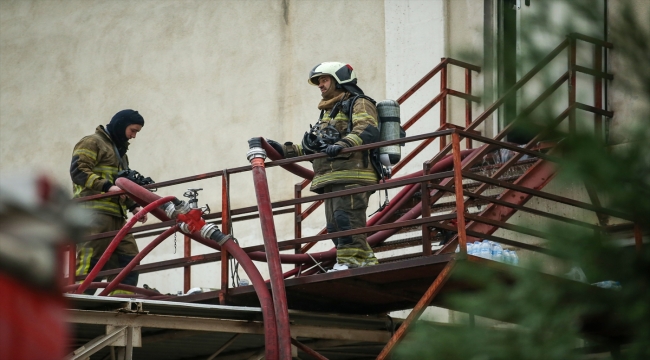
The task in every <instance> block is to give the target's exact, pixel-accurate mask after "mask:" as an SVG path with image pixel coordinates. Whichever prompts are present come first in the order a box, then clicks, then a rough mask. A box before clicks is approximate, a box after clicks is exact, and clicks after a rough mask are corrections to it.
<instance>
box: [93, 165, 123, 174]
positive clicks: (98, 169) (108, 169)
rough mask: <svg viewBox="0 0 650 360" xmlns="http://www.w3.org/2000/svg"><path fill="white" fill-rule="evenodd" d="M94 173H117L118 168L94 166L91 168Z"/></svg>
mask: <svg viewBox="0 0 650 360" xmlns="http://www.w3.org/2000/svg"><path fill="white" fill-rule="evenodd" d="M93 171H94V172H102V173H111V172H117V171H118V168H117V167H116V166H95V167H94V168H93Z"/></svg>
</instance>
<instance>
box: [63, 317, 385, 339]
mask: <svg viewBox="0 0 650 360" xmlns="http://www.w3.org/2000/svg"><path fill="white" fill-rule="evenodd" d="M66 315H67V321H68V322H70V323H76V324H95V325H97V324H100V325H112V326H131V327H146V328H158V329H174V330H194V331H211V332H226V333H237V334H258V335H263V334H264V324H263V323H262V322H258V321H241V320H224V319H211V318H201V317H188V316H170V315H153V314H147V315H142V314H122V313H115V312H106V311H93V310H67V311H66ZM291 334H292V336H293V337H306V338H317V339H331V340H350V341H370V342H383V343H385V342H387V341H388V339H390V333H389V332H387V331H378V330H359V329H347V328H336V327H323V326H309V325H291Z"/></svg>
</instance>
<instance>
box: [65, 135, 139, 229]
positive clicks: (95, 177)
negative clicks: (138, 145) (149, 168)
mask: <svg viewBox="0 0 650 360" xmlns="http://www.w3.org/2000/svg"><path fill="white" fill-rule="evenodd" d="M126 145H127V147H128V143H127V144H126ZM118 156H119V154H117V153H116V151H115V147H114V143H113V141H112V140H111V138H110V136H109V135H108V133H107V132H106V130H104V127H103V126H102V125H100V126H98V127H97V129H95V133H94V134H92V135H89V136H85V137H84V138H82V139H81V140H80V141H79V142H78V143H77V145H75V147H74V150H73V152H72V163H71V164H70V177H71V178H72V183H73V186H72V190H73V193H74V195H73V197H74V198H80V197H84V196H90V195H97V194H101V193H103V192H106V191H108V189H109V188H110V187H111V186H113V185H114V184H115V178H116V177H117V173H118V172H119V171H120V170H124V169H123V168H122V165H121V164H120V161H119V159H118ZM122 162H123V163H124V164H125V166H127V167H128V163H129V160H128V157H127V156H126V154H125V155H124V156H123V157H122ZM80 205H81V206H82V207H84V208H88V209H92V210H93V211H95V212H98V213H102V214H106V215H111V216H117V217H122V218H126V209H127V208H128V209H131V210H132V209H133V208H135V207H136V206H137V204H136V203H135V202H133V200H131V199H129V198H127V199H126V201H122V200H120V197H119V196H114V197H110V198H103V199H98V200H91V201H84V202H82V203H80Z"/></svg>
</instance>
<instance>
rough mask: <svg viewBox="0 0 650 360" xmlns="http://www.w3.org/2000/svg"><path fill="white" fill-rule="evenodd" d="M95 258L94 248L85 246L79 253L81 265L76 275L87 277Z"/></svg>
mask: <svg viewBox="0 0 650 360" xmlns="http://www.w3.org/2000/svg"><path fill="white" fill-rule="evenodd" d="M92 257H93V248H92V247H90V246H88V247H86V246H83V247H82V248H81V250H79V252H78V253H77V258H78V259H79V265H77V271H76V272H75V274H76V275H77V276H79V275H86V274H88V272H89V271H90V259H91V258H92Z"/></svg>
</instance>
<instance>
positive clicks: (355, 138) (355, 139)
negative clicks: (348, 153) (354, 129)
mask: <svg viewBox="0 0 650 360" xmlns="http://www.w3.org/2000/svg"><path fill="white" fill-rule="evenodd" d="M345 138H346V139H348V140H350V141H351V142H353V143H354V145H357V146H358V145H363V140H361V138H360V137H359V136H358V135H357V134H352V133H350V134H348V135H347V136H346V137H345Z"/></svg>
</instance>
